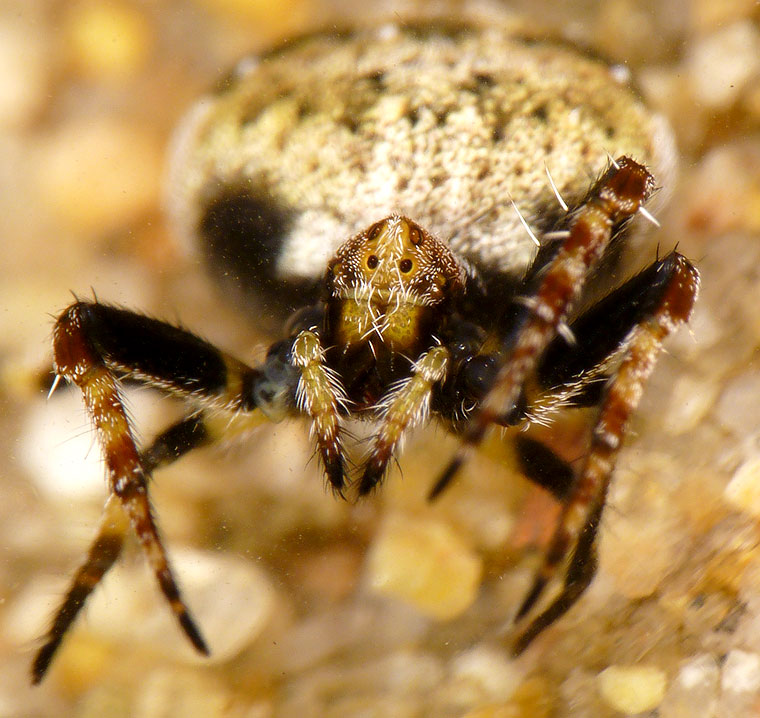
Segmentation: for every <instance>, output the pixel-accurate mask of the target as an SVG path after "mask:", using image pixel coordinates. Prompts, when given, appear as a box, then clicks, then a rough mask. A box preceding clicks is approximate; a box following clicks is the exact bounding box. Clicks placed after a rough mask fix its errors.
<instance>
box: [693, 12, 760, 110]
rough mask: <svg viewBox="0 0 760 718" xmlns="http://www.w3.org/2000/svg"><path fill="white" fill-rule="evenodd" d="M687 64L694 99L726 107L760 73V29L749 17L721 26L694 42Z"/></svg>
mask: <svg viewBox="0 0 760 718" xmlns="http://www.w3.org/2000/svg"><path fill="white" fill-rule="evenodd" d="M688 66H689V77H690V79H691V85H692V90H693V92H694V95H695V97H696V99H697V101H698V102H702V103H704V104H705V105H709V106H711V107H716V108H719V107H727V106H728V105H730V104H731V103H732V102H733V101H734V100H735V99H736V97H737V96H738V95H739V94H740V93H741V92H742V90H743V89H744V87H745V85H746V84H747V82H748V81H749V80H751V79H752V77H753V76H755V75H756V74H757V73H758V72H760V31H758V29H757V27H756V26H755V24H754V23H753V22H752V21H751V20H749V19H747V20H743V21H740V22H735V23H733V24H732V25H728V26H727V27H724V28H721V29H720V30H718V31H717V32H715V33H714V34H713V35H710V36H708V37H706V38H704V39H703V40H701V41H700V42H699V43H697V44H696V45H695V47H694V49H693V50H692V53H691V56H690V58H689V61H688Z"/></svg>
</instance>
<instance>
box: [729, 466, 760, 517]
mask: <svg viewBox="0 0 760 718" xmlns="http://www.w3.org/2000/svg"><path fill="white" fill-rule="evenodd" d="M725 497H726V500H727V501H728V502H729V503H730V504H731V505H732V506H734V507H735V508H737V509H739V510H740V511H744V512H745V513H748V514H749V515H750V516H754V517H755V518H760V457H758V456H753V457H752V458H750V459H748V460H747V461H745V462H744V463H743V464H742V465H741V466H740V467H739V468H738V469H737V470H736V472H735V473H734V475H733V478H732V479H731V481H730V482H729V483H728V485H727V486H726V490H725Z"/></svg>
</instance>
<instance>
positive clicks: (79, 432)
mask: <svg viewBox="0 0 760 718" xmlns="http://www.w3.org/2000/svg"><path fill="white" fill-rule="evenodd" d="M122 396H123V397H124V399H125V405H126V406H127V410H128V411H129V413H130V415H132V416H139V426H140V430H141V433H145V435H147V436H152V435H153V431H154V429H156V428H157V427H159V426H161V423H162V421H165V420H162V417H164V416H165V414H164V412H163V411H162V410H161V409H162V407H161V405H160V403H159V402H156V401H155V397H154V396H151V395H150V393H149V392H146V391H140V390H131V389H130V390H125V391H123V393H122ZM19 457H20V460H21V463H22V464H23V466H24V468H25V469H26V470H27V471H28V472H29V475H30V476H31V477H32V479H33V480H34V482H35V484H36V485H37V487H38V488H39V489H40V490H41V491H42V492H43V493H44V494H45V496H46V498H48V499H51V500H55V501H67V502H70V501H71V500H76V501H86V500H88V499H94V498H100V497H105V495H106V491H107V486H106V470H105V466H104V464H103V459H102V454H101V449H100V446H99V445H98V441H97V437H96V434H95V429H94V428H93V427H92V424H91V422H90V420H89V418H88V417H87V413H86V411H85V408H84V404H83V402H82V394H81V392H80V391H79V390H78V389H76V388H71V389H69V390H68V391H66V390H61V391H58V392H56V394H55V395H54V396H52V397H51V398H50V400H49V401H47V402H43V401H39V402H36V403H35V404H34V405H33V407H32V408H31V409H30V411H29V413H28V415H27V419H26V426H25V428H24V431H23V433H22V444H21V449H20V451H19ZM94 530H95V529H94V527H93V531H94Z"/></svg>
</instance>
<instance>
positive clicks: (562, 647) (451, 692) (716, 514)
mask: <svg viewBox="0 0 760 718" xmlns="http://www.w3.org/2000/svg"><path fill="white" fill-rule="evenodd" d="M344 5H345V6H346V7H344ZM348 5H349V3H341V2H338V0H335V1H334V2H329V1H328V0H323V1H322V2H320V1H319V0H288V2H283V3H267V2H264V1H263V0H260V1H259V2H243V0H197V2H195V3H193V2H190V1H189V0H188V1H187V2H179V1H177V2H170V1H169V0H166V1H164V2H157V3H148V2H130V1H129V0H123V2H115V3H109V4H107V5H106V4H101V3H95V2H74V3H71V2H66V3H64V2H54V1H53V0H37V1H36V2H26V1H21V0H20V1H19V2H13V1H12V0H11V1H10V2H6V3H5V4H4V5H3V7H2V8H0V68H2V69H0V157H2V159H1V160H0V204H2V209H1V210H0V236H2V238H3V247H4V254H3V262H2V263H0V307H2V311H0V322H2V326H1V327H0V367H1V369H2V382H1V383H0V423H1V424H2V431H0V437H2V438H0V452H1V453H0V465H1V466H2V481H1V482H0V586H2V590H1V592H0V715H1V716H9V717H10V716H13V717H20V716H53V715H55V716H59V715H60V716H69V715H71V716H95V715H107V716H140V717H141V718H153V717H154V716H167V717H168V716H227V715H229V716H246V717H249V718H269V717H270V716H271V717H275V716H276V717H280V716H307V717H308V716H329V717H335V718H337V717H338V716H340V717H343V716H345V717H348V716H373V717H374V716H378V717H379V716H394V717H395V716H401V717H405V716H410V717H411V716H414V717H417V716H467V717H468V718H504V717H508V718H512V717H523V716H525V717H527V716H539V717H541V716H547V717H548V716H574V717H576V716H580V717H585V716H588V717H589V718H591V717H592V716H593V717H594V718H598V717H600V716H601V717H604V716H615V715H621V714H623V715H626V714H627V715H637V714H642V715H652V716H654V715H657V716H660V718H678V717H682V716H683V717H685V716H696V715H699V716H726V717H728V716H731V717H732V718H741V717H742V716H756V715H758V714H760V704H758V703H757V695H760V588H758V587H760V553H758V536H759V534H758V527H757V520H758V517H759V516H760V433H758V427H760V409H759V408H758V406H759V404H758V401H757V397H758V396H760V372H759V371H758V368H757V366H756V365H755V355H756V352H757V346H758V342H759V341H760V320H758V302H759V301H760V280H759V279H758V276H757V269H756V268H757V267H758V266H760V264H759V262H760V169H758V168H760V132H758V127H760V81H759V80H760V15H759V11H758V8H757V5H756V3H754V2H752V1H751V0H730V1H728V2H723V3H720V4H716V3H711V2H708V0H666V1H665V2H649V1H648V0H642V1H641V2H633V1H629V0H615V1H614V2H606V3H597V2H591V1H590V0H589V1H588V2H573V3H561V4H559V3H558V4H557V5H559V6H560V7H559V8H558V7H555V6H554V4H552V3H544V2H541V1H540V0H539V1H538V2H531V3H528V2H525V3H520V4H518V9H520V10H521V11H522V12H523V13H525V14H527V16H528V17H529V18H530V17H532V18H538V19H540V21H541V22H542V23H544V24H547V25H549V26H553V27H555V28H561V29H562V31H563V32H564V33H565V34H566V35H568V36H569V37H571V38H573V39H574V40H576V41H578V42H582V43H583V44H586V45H589V46H591V47H593V48H595V49H596V50H597V51H598V52H600V53H601V54H603V55H605V56H607V57H610V58H611V59H613V60H615V61H618V62H624V63H626V64H627V65H628V66H629V67H630V69H631V71H632V72H633V73H634V76H635V77H636V78H637V82H638V84H639V86H640V88H641V90H642V93H643V94H644V95H645V97H646V98H647V99H648V101H649V102H650V103H651V104H652V105H653V106H654V107H655V108H657V109H658V110H659V111H660V112H662V113H664V114H665V115H667V116H668V117H669V118H670V120H671V122H672V124H673V126H674V129H675V132H676V136H677V140H678V143H679V148H680V154H681V175H680V178H679V180H678V181H677V182H676V183H675V184H674V186H673V187H668V188H666V189H667V190H668V191H669V192H671V193H672V199H671V202H670V205H669V207H668V208H667V209H665V210H663V211H661V212H660V213H659V214H658V218H659V220H660V222H661V224H662V228H661V229H660V230H658V232H657V233H656V234H654V235H653V236H652V239H651V243H650V246H648V247H646V248H645V253H644V254H643V255H642V257H641V258H640V261H641V262H645V261H647V259H649V261H651V258H652V257H653V256H654V253H655V251H656V250H655V247H656V245H659V246H660V248H661V252H665V251H668V250H670V249H671V248H672V247H673V246H675V245H676V244H678V247H679V251H681V252H682V253H683V254H685V255H687V256H688V257H690V258H691V259H692V260H693V261H694V262H695V263H696V264H697V266H698V267H699V269H700V272H701V273H702V279H703V288H702V294H701V298H700V302H699V305H698V307H697V310H696V312H695V315H694V318H693V321H692V323H691V327H690V331H689V330H684V331H681V332H679V333H678V335H677V336H675V337H673V338H672V339H671V340H670V341H669V342H668V351H667V353H665V354H664V355H663V357H662V358H661V360H660V362H659V364H658V368H657V370H656V372H655V375H654V377H653V379H652V380H651V382H650V384H649V386H648V388H647V391H646V393H645V396H644V398H643V401H642V406H641V408H640V411H639V412H638V414H637V417H636V419H635V421H634V425H633V431H632V435H631V437H630V438H629V440H628V442H627V446H626V448H625V450H624V452H623V455H622V456H621V459H620V462H619V467H618V470H617V475H616V480H615V484H614V487H613V491H612V495H611V497H610V505H609V507H608V510H607V511H606V513H605V519H604V525H603V528H602V536H601V541H600V562H601V566H600V571H599V575H598V577H597V579H596V581H595V582H594V584H593V586H592V588H591V589H590V590H589V592H588V594H587V595H586V596H585V597H584V598H583V599H582V600H581V602H579V604H578V605H577V606H576V607H575V608H574V609H573V610H572V611H571V612H570V613H569V614H568V615H567V616H566V617H565V618H564V619H562V620H561V621H560V622H559V623H557V624H556V625H555V626H554V627H552V628H551V629H550V630H549V631H547V632H546V634H545V635H543V636H542V637H541V638H540V639H539V640H538V641H537V642H536V643H535V645H534V646H533V647H531V649H530V650H529V651H528V652H527V653H526V654H525V655H524V656H523V657H521V658H520V659H519V660H516V661H514V660H512V659H510V658H509V654H508V645H509V640H510V638H511V636H512V628H511V624H510V617H511V616H512V615H513V614H514V611H515V610H516V608H517V606H518V604H519V601H520V600H521V598H522V595H523V592H524V591H525V590H526V586H527V585H528V582H529V580H530V576H531V571H532V570H533V568H534V567H535V565H536V561H537V559H538V557H539V552H538V550H537V547H540V546H541V544H542V542H544V541H545V540H546V535H547V531H548V526H550V522H551V517H552V516H553V515H554V511H555V509H554V507H553V506H552V505H551V502H550V501H549V500H548V499H546V497H544V496H543V495H541V494H540V493H538V492H537V491H536V490H531V489H530V487H528V486H527V485H526V483H525V481H524V480H523V479H521V478H520V477H519V476H516V475H515V474H514V470H513V469H512V468H511V465H510V462H509V450H508V448H503V447H502V442H501V440H500V437H498V436H497V437H495V438H494V440H493V441H490V442H489V443H488V445H487V446H486V447H485V449H484V451H483V452H482V453H481V455H479V456H478V457H477V458H476V459H475V460H474V461H473V462H472V464H471V465H470V467H469V468H468V470H467V471H466V472H465V473H464V474H463V476H462V478H461V480H460V481H459V483H458V484H457V485H456V486H455V487H454V489H452V491H451V492H450V494H449V495H448V496H446V497H445V498H444V499H443V500H442V501H441V502H440V503H439V504H438V505H436V506H435V507H433V508H429V507H427V506H426V505H425V502H424V496H425V492H426V489H427V487H428V486H429V483H430V481H431V480H432V478H433V477H434V476H435V473H436V467H438V466H440V465H442V464H443V462H444V461H445V459H446V457H447V456H448V452H449V451H450V450H451V449H452V448H453V447H454V445H455V444H454V442H453V441H452V440H451V439H450V438H448V437H445V436H443V435H442V433H441V432H435V431H432V430H431V431H428V432H421V433H420V434H419V435H418V436H415V437H414V438H413V439H412V440H411V441H410V442H409V446H408V450H407V452H406V454H405V456H404V457H403V458H402V459H401V468H402V471H403V479H402V477H401V474H400V473H399V472H394V473H393V474H392V475H391V477H390V479H389V481H388V482H387V486H386V487H385V489H384V491H382V492H380V493H379V494H378V495H377V496H376V497H373V498H372V499H371V500H369V501H368V502H366V503H364V504H362V505H359V506H351V505H348V504H344V503H340V502H337V501H334V500H333V499H332V498H331V497H330V496H329V494H328V493H327V492H325V490H324V488H323V482H322V480H321V478H320V477H319V475H318V472H317V469H316V467H315V463H314V462H311V463H309V458H310V454H311V449H310V446H309V443H308V441H307V438H306V437H307V433H306V427H304V426H301V425H297V424H296V425H278V426H276V427H273V426H267V427H263V428H262V429H261V430H259V431H258V432H256V433H255V434H254V435H253V436H252V437H251V439H250V441H248V442H246V444H245V445H244V446H241V447H236V448H233V449H230V450H229V451H226V452H219V451H210V450H209V451H202V452H198V453H197V455H193V456H191V457H188V458H186V459H185V460H183V461H182V462H179V463H178V464H176V465H175V466H172V467H170V468H169V469H167V470H165V471H163V472H162V473H161V474H160V476H159V477H158V479H157V481H156V482H155V486H154V498H155V503H156V510H157V514H158V516H159V517H160V520H161V525H162V528H163V533H164V536H165V537H166V541H167V544H168V545H169V547H170V551H171V555H172V557H173V559H174V563H175V565H176V567H177V572H178V574H179V576H180V580H181V582H182V585H183V587H184V589H185V593H186V595H187V597H188V600H189V602H190V604H191V606H192V607H193V609H194V611H195V612H196V614H197V615H198V617H199V620H200V623H201V624H202V626H203V627H204V631H205V633H206V635H207V636H208V637H209V640H210V642H211V645H212V648H213V650H214V655H213V657H212V658H211V659H209V660H202V659H199V658H197V657H196V656H194V655H193V654H192V652H191V651H190V650H189V649H188V648H187V647H186V646H185V645H184V643H183V640H182V638H181V637H180V635H179V633H178V631H177V630H176V628H175V626H174V625H173V624H172V622H171V620H170V619H169V618H168V616H167V615H166V614H167V613H168V612H167V611H166V610H165V607H164V605H163V604H162V601H161V598H160V597H159V596H158V593H157V591H156V590H155V588H154V586H153V582H152V577H151V576H149V575H148V573H147V571H146V569H145V568H144V566H143V561H142V559H141V557H140V555H139V554H138V552H137V551H136V550H134V547H132V549H131V550H130V551H129V552H128V556H127V558H126V559H125V560H124V561H123V562H122V564H121V565H120V567H119V568H118V569H116V570H115V571H114V575H113V576H110V577H109V578H108V579H107V580H106V581H105V582H104V585H103V586H102V587H101V590H99V592H98V594H97V596H96V597H95V600H94V601H93V602H92V605H91V606H89V607H88V609H87V611H86V612H85V615H84V618H83V619H82V620H80V621H79V622H78V623H77V624H76V626H75V628H74V630H73V632H72V634H71V635H70V637H69V639H68V641H67V642H66V644H65V646H64V648H63V650H62V652H61V654H60V656H59V657H58V661H57V662H56V664H55V665H54V667H53V669H52V670H51V673H50V675H49V676H48V678H47V680H46V682H45V683H44V684H43V685H42V686H41V687H39V688H35V689H32V688H31V687H29V685H28V683H29V665H30V662H31V660H32V656H33V653H34V649H35V647H36V646H37V645H38V637H39V636H40V635H41V634H42V633H43V632H44V630H45V626H46V623H47V620H48V618H49V617H50V615H51V613H52V611H53V610H54V607H55V605H56V603H57V601H58V600H59V598H60V597H61V595H62V592H63V591H64V590H65V586H66V582H67V580H68V577H69V576H70V575H71V574H72V572H73V571H74V569H75V567H76V565H77V562H78V561H79V560H80V558H81V556H82V555H83V554H84V552H85V550H86V547H87V545H88V542H89V541H90V540H91V538H92V536H93V534H94V531H95V526H96V525H97V520H98V516H99V514H100V511H101V508H102V504H103V501H104V497H105V492H104V484H103V480H102V466H101V464H100V461H99V459H98V456H97V454H98V452H97V449H96V447H95V446H94V445H93V439H92V433H91V432H90V430H89V429H88V427H87V421H86V418H85V416H84V412H83V410H82V408H81V403H80V401H79V398H78V397H77V396H76V395H75V392H69V393H68V394H67V393H66V392H63V393H62V395H61V396H58V397H56V398H55V399H53V400H51V401H50V402H49V403H46V402H45V401H44V396H43V395H39V394H37V393H34V392H32V391H31V390H29V388H28V382H27V381H26V380H27V379H28V375H29V374H30V372H31V371H32V370H33V369H34V368H35V367H38V366H43V365H44V364H45V362H46V361H47V357H48V352H49V349H48V346H49V334H50V329H51V326H52V316H54V315H55V314H56V312H58V311H60V310H61V309H62V308H63V307H64V306H65V305H66V304H67V302H69V301H70V299H71V294H70V292H71V291H74V292H77V293H78V294H79V295H80V296H83V297H87V296H91V295H92V294H93V293H97V296H98V297H99V298H100V299H104V300H109V301H114V302H118V303H121V304H124V305H126V306H130V307H135V308H139V309H141V310H143V311H146V312H149V313H151V314H153V315H155V316H160V317H163V318H166V319H170V320H177V319H178V320H181V321H182V322H183V323H184V324H185V325H186V326H189V327H192V328H193V329H195V330H197V331H199V332H200V333H201V334H202V335H204V336H205V337H207V338H209V339H211V340H212V341H214V342H217V343H218V344H220V345H221V346H223V347H225V348H226V349H227V350H229V351H232V352H234V353H237V354H239V355H240V356H242V357H248V358H251V357H257V356H260V355H261V351H262V348H263V347H265V346H266V344H267V341H268V338H267V337H266V336H265V335H264V334H262V333H261V332H260V331H257V329H256V327H255V326H250V325H249V324H248V323H247V322H245V321H244V320H243V318H242V317H240V316H239V315H238V314H237V313H236V312H235V311H233V310H232V309H231V308H230V306H229V305H227V304H225V303H224V301H223V299H222V298H221V297H220V296H219V294H218V293H216V291H215V290H214V288H213V287H211V286H209V284H208V282H207V280H206V279H205V277H204V275H203V273H202V271H201V269H200V268H199V267H198V266H196V265H195V264H194V263H193V262H192V261H189V260H188V259H187V258H185V257H183V256H182V254H181V253H180V252H179V250H178V249H177V247H176V245H175V244H174V243H173V242H172V239H171V234H170V232H169V230H168V228H167V227H166V225H165V223H164V220H163V215H162V211H161V186H162V175H163V168H164V157H165V151H166V146H167V143H168V142H169V139H170V136H171V130H172V127H173V126H174V125H175V124H176V122H177V120H178V118H179V117H180V116H181V114H182V112H183V110H184V109H185V108H186V107H187V106H188V105H189V104H190V103H191V101H192V99H193V98H194V97H197V96H198V95H199V94H200V93H201V92H202V91H203V90H205V89H206V88H207V87H208V86H209V85H210V84H211V83H212V82H213V81H214V79H215V78H216V77H217V76H218V75H219V73H220V72H221V71H223V70H224V69H226V68H227V67H229V66H230V65H231V64H232V62H233V61H234V60H235V59H236V58H238V57H239V56H241V55H242V54H244V53H246V52H248V51H250V50H258V49H262V48H265V47H267V46H269V45H271V44H272V43H273V42H276V41H277V40H278V39H281V38H284V37H288V36H289V35H291V34H293V33H295V32H297V31H299V30H300V29H303V28H315V27H319V26H324V25H326V24H330V23H331V22H340V24H345V23H346V19H347V18H349V17H350V12H349V10H348V9H347V6H348ZM463 5H464V3H449V4H447V5H440V4H438V5H435V6H432V5H425V4H420V6H421V7H423V9H424V10H426V11H430V10H431V8H435V9H437V11H445V12H450V13H454V12H456V11H457V10H458V9H459V8H461V7H462V6H463ZM409 7H411V4H407V5H403V6H400V5H393V6H391V5H388V6H386V5H384V4H382V3H379V2H373V3H371V4H370V6H369V7H368V8H365V9H364V11H363V19H364V20H366V15H367V13H373V12H377V13H378V14H385V15H391V16H392V15H393V13H394V12H395V11H396V10H398V9H399V8H401V9H402V10H404V9H406V10H408V8H409ZM472 7H473V6H470V8H472ZM477 7H480V8H482V7H483V6H477ZM353 12H356V11H353ZM492 12H493V14H494V17H496V15H497V11H496V10H495V9H493V10H492ZM128 398H129V404H130V407H131V410H132V414H133V416H134V418H135V421H136V423H137V425H138V428H139V432H140V435H141V436H144V437H149V436H151V435H152V433H153V432H155V431H156V430H157V429H158V428H159V427H161V426H163V425H165V424H166V423H167V422H168V421H170V420H171V418H172V417H176V416H177V412H178V407H177V406H176V405H175V404H174V403H172V402H170V401H168V400H160V399H157V397H156V396H155V395H154V394H152V393H151V392H145V391H142V392H130V393H129V397H128ZM553 431H556V432H560V431H561V429H560V428H559V427H557V428H556V429H553ZM565 431H567V432H568V434H567V435H568V436H572V433H573V431H575V428H574V426H572V425H570V427H569V428H568V429H565ZM555 438H556V437H555ZM560 439H562V437H561V436H560ZM569 440H570V439H568V441H569ZM505 443H506V442H505ZM388 575H390V576H392V577H394V580H388V579H387V576H388ZM399 576H400V577H401V578H400V579H399ZM418 585H421V588H419V590H418V589H417V588H409V587H410V586H415V587H416V586H418ZM378 586H381V587H382V586H385V590H381V589H379V588H378ZM410 596H411V605H410Z"/></svg>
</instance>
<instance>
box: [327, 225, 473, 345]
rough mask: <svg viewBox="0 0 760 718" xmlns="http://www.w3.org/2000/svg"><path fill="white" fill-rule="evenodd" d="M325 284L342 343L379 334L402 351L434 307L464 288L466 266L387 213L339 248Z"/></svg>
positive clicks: (433, 240) (436, 242)
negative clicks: (335, 310)
mask: <svg viewBox="0 0 760 718" xmlns="http://www.w3.org/2000/svg"><path fill="white" fill-rule="evenodd" d="M327 285H328V291H329V300H328V301H330V302H331V303H332V304H333V305H334V306H338V307H339V320H338V326H339V327H340V335H341V338H342V339H344V340H345V342H346V344H354V343H357V342H361V341H366V340H368V339H370V338H372V337H377V338H380V339H381V340H382V341H383V342H384V343H388V344H390V345H391V346H392V347H393V349H394V350H397V351H403V350H405V349H408V348H410V347H411V346H412V345H414V344H416V343H417V342H418V340H419V339H420V338H421V336H420V335H421V334H422V333H423V332H424V331H425V329H424V327H426V326H429V324H430V321H429V320H430V318H431V317H432V316H433V314H434V313H435V310H436V308H440V307H441V306H442V305H444V304H445V303H446V301H447V300H449V299H451V298H453V297H455V296H457V295H458V294H459V293H460V292H461V291H462V288H463V286H464V270H463V268H462V266H461V265H460V263H459V261H458V260H457V258H456V256H455V255H454V253H453V252H452V251H451V250H450V249H449V247H448V245H446V244H445V243H444V242H441V241H440V240H438V239H436V238H435V237H433V236H432V235H431V234H429V233H428V232H426V231H425V230H424V229H423V228H422V227H420V226H419V225H418V224H416V223H415V222H413V221H412V220H411V219H408V218H406V217H402V216H400V215H391V216H390V217H386V218H385V219H383V220H381V221H380V222H376V223H375V224H373V225H372V226H371V227H369V228H368V229H366V230H364V231H363V232H360V233H359V234H357V235H356V236H354V237H352V238H351V239H349V240H348V241H347V242H345V243H344V244H343V245H342V246H341V247H340V249H338V252H337V253H336V255H335V257H334V258H333V260H332V261H331V262H330V264H329V266H328V271H327Z"/></svg>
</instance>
